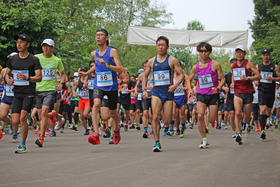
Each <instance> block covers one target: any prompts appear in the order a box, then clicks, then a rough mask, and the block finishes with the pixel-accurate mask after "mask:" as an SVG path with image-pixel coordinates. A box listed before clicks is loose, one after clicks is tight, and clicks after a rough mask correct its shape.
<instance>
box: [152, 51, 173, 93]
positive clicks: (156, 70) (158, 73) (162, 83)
mask: <svg viewBox="0 0 280 187" xmlns="http://www.w3.org/2000/svg"><path fill="white" fill-rule="evenodd" d="M169 56H170V55H167V57H166V59H165V60H164V62H161V63H159V62H158V61H157V56H156V57H155V61H154V64H153V74H154V87H153V89H157V88H159V89H161V90H166V89H167V90H168V89H169V87H170V85H173V75H174V73H173V70H172V69H171V68H170V67H169V63H168V60H169Z"/></svg>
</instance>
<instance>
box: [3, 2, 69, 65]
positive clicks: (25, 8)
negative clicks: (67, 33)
mask: <svg viewBox="0 0 280 187" xmlns="http://www.w3.org/2000/svg"><path fill="white" fill-rule="evenodd" d="M60 5H61V1H60V0H59V1H56V2H53V3H51V2H50V1H47V0H46V1H36V2H32V3H30V1H19V2H10V1H3V3H0V20H1V30H0V63H1V65H2V66H5V64H6V60H7V56H8V55H9V54H10V53H11V52H14V51H17V49H16V45H15V41H14V36H15V35H17V34H27V35H28V36H29V37H30V39H31V46H30V47H29V52H30V53H32V54H37V53H41V52H42V47H41V42H42V41H43V40H44V39H45V38H53V39H54V40H57V39H59V38H61V36H62V31H63V30H64V29H65V26H66V23H67V21H66V19H65V16H64V15H63V14H61V13H60V12H59V11H61V9H63V7H60Z"/></svg>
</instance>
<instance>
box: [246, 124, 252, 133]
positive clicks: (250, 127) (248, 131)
mask: <svg viewBox="0 0 280 187" xmlns="http://www.w3.org/2000/svg"><path fill="white" fill-rule="evenodd" d="M251 130H252V126H251V125H250V124H248V127H247V133H250V132H251Z"/></svg>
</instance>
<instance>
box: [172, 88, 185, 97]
mask: <svg viewBox="0 0 280 187" xmlns="http://www.w3.org/2000/svg"><path fill="white" fill-rule="evenodd" d="M180 88H183V85H179V86H178V87H177V88H176V90H175V92H174V96H175V97H176V96H181V95H185V91H184V90H180Z"/></svg>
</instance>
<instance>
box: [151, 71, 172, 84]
mask: <svg viewBox="0 0 280 187" xmlns="http://www.w3.org/2000/svg"><path fill="white" fill-rule="evenodd" d="M154 80H155V85H156V86H164V85H170V77H169V70H166V71H154Z"/></svg>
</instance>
